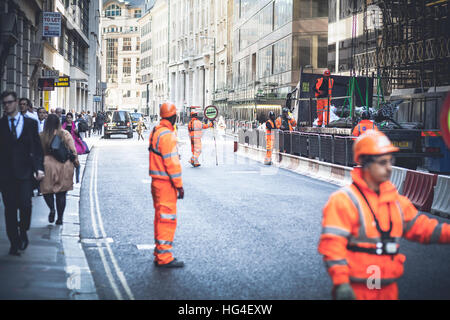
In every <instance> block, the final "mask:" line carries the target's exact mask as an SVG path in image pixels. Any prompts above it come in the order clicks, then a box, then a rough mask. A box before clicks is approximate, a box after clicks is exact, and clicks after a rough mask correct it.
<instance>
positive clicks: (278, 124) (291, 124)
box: [275, 116, 297, 131]
mask: <svg viewBox="0 0 450 320" xmlns="http://www.w3.org/2000/svg"><path fill="white" fill-rule="evenodd" d="M282 123H283V121H282V116H279V117H278V118H277V120H275V126H276V127H277V129H281V125H282ZM287 123H288V125H289V131H294V127H296V126H297V121H295V119H294V118H291V119H287ZM281 130H282V129H281Z"/></svg>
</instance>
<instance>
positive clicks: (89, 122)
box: [86, 110, 94, 138]
mask: <svg viewBox="0 0 450 320" xmlns="http://www.w3.org/2000/svg"><path fill="white" fill-rule="evenodd" d="M86 121H87V124H88V133H89V138H90V137H91V131H92V127H93V126H94V120H93V119H92V116H91V111H89V110H88V112H87V114H86Z"/></svg>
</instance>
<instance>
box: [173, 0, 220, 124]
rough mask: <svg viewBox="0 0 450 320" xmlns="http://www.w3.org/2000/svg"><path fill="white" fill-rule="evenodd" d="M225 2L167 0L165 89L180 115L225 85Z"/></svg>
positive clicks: (202, 103)
mask: <svg viewBox="0 0 450 320" xmlns="http://www.w3.org/2000/svg"><path fill="white" fill-rule="evenodd" d="M227 10H228V1H222V0H171V1H170V32H169V34H170V50H169V51H170V54H169V91H170V100H171V101H174V102H175V104H176V106H177V108H178V111H179V112H180V115H181V116H185V115H186V114H187V111H188V110H189V107H190V106H200V107H202V108H204V107H205V106H207V105H210V104H213V101H214V100H215V98H216V94H217V93H218V92H219V91H224V90H225V88H226V84H227V83H226V72H227V64H228V60H227V43H228V37H227V28H228V12H227Z"/></svg>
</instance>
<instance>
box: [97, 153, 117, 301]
mask: <svg viewBox="0 0 450 320" xmlns="http://www.w3.org/2000/svg"><path fill="white" fill-rule="evenodd" d="M93 161H94V164H95V161H96V156H95V155H94V160H93ZM94 173H95V165H93V166H92V172H91V181H90V186H89V200H90V208H91V221H92V229H93V230H94V236H95V237H96V238H98V230H97V222H96V221H95V216H94V197H93V195H92V187H93V183H94ZM97 247H98V249H99V250H98V252H99V254H100V258H101V260H102V263H103V267H104V269H105V272H106V276H107V277H108V280H109V283H110V284H111V288H112V289H113V291H114V294H115V295H116V298H117V299H118V300H123V298H122V294H121V293H120V291H119V289H118V287H117V284H116V280H115V279H114V277H113V275H112V272H111V269H110V267H109V264H108V262H107V261H106V258H105V253H104V252H103V248H102V247H101V244H99V243H97Z"/></svg>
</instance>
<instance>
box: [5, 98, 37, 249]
mask: <svg viewBox="0 0 450 320" xmlns="http://www.w3.org/2000/svg"><path fill="white" fill-rule="evenodd" d="M0 99H1V103H2V105H3V110H4V116H3V118H1V119H0V190H1V192H2V198H3V202H4V204H5V223H6V233H7V235H8V239H9V241H10V243H11V248H10V250H9V254H10V255H15V256H19V255H20V252H19V250H25V249H26V248H27V246H28V237H27V231H28V230H29V228H30V224H31V195H32V184H33V177H34V178H35V179H36V180H38V181H40V180H42V178H43V177H44V164H43V152H42V146H41V140H40V138H39V134H38V126H37V122H36V121H35V120H33V119H30V118H27V117H24V116H23V115H22V114H21V113H20V112H19V108H18V101H17V95H16V93H15V92H12V91H5V92H3V93H2V94H1V96H0ZM17 210H19V212H20V221H18V219H17Z"/></svg>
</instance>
